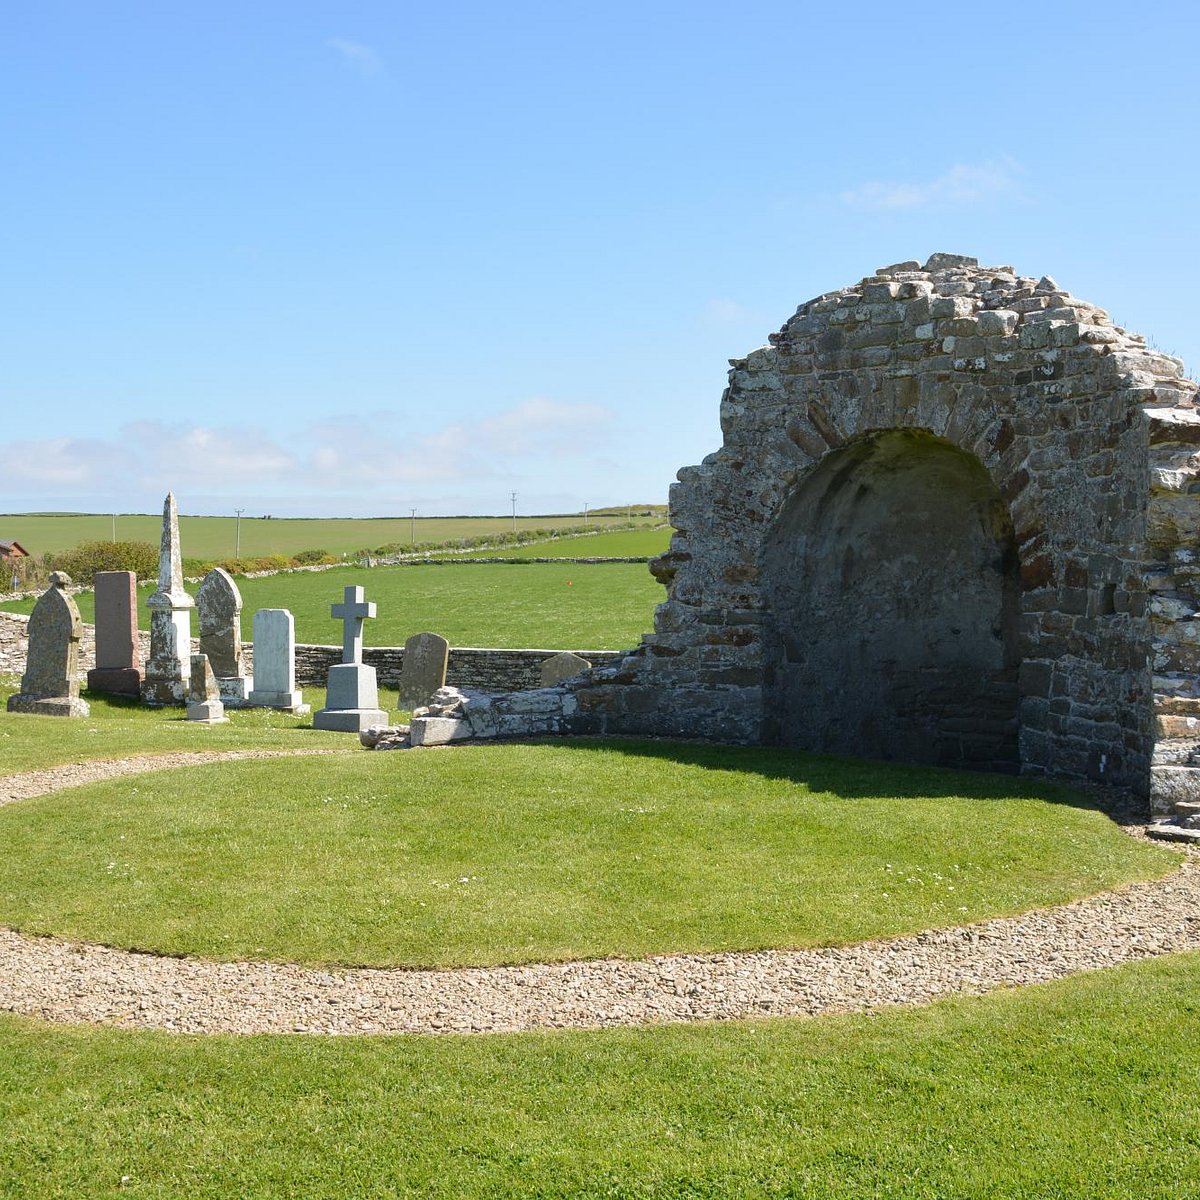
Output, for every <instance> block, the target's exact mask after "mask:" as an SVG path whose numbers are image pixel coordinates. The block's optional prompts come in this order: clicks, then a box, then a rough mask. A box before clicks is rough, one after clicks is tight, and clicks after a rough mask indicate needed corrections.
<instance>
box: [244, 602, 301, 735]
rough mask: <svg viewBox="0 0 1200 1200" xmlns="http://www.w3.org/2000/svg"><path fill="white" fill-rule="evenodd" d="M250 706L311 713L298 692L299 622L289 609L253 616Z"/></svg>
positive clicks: (275, 609)
mask: <svg viewBox="0 0 1200 1200" xmlns="http://www.w3.org/2000/svg"><path fill="white" fill-rule="evenodd" d="M247 704H248V706H249V707H252V708H279V709H283V710H285V711H287V712H294V713H306V712H308V705H307V704H305V703H304V700H303V698H302V697H301V695H300V693H299V692H298V691H297V690H296V622H295V619H294V618H293V617H292V614H291V613H290V612H288V610H287V609H286V608H260V609H259V610H258V612H256V613H255V614H254V687H253V689H252V690H251V692H250V696H249V699H248V701H247Z"/></svg>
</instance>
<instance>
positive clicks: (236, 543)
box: [233, 508, 246, 558]
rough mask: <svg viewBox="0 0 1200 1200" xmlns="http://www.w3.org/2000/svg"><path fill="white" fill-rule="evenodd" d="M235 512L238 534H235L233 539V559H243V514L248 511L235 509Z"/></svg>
mask: <svg viewBox="0 0 1200 1200" xmlns="http://www.w3.org/2000/svg"><path fill="white" fill-rule="evenodd" d="M233 511H234V512H235V513H237V525H236V527H235V528H236V529H237V532H236V533H235V534H234V538H233V557H234V558H241V557H242V513H244V512H245V511H246V510H245V509H244V508H235V509H234V510H233Z"/></svg>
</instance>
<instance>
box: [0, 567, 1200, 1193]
mask: <svg viewBox="0 0 1200 1200" xmlns="http://www.w3.org/2000/svg"><path fill="white" fill-rule="evenodd" d="M518 569H520V568H518ZM5 694H6V693H0V699H3V696H4V695H5ZM308 698H309V699H310V700H311V701H317V702H319V697H318V696H316V695H313V696H309V697H308ZM233 717H234V720H233V721H232V722H231V724H230V725H228V726H220V727H214V728H196V727H189V726H188V725H187V723H186V722H183V721H181V720H179V719H178V717H177V715H176V714H169V713H164V712H162V711H158V712H153V711H148V710H144V709H140V708H136V707H127V706H124V705H121V704H115V703H110V702H107V701H102V700H101V701H97V702H96V704H95V706H94V708H93V712H92V716H91V717H90V718H88V719H85V720H73V721H63V720H54V719H52V718H38V717H25V716H19V715H16V714H7V713H4V712H2V711H0V745H2V746H3V754H2V755H0V773H8V772H12V771H16V770H22V769H30V768H33V767H42V766H48V765H51V764H53V763H58V762H79V761H85V760H87V759H93V758H108V757H120V756H122V755H125V754H130V753H136V752H138V751H152V752H153V751H165V750H170V749H182V748H186V749H193V748H196V747H197V746H200V745H208V746H210V747H212V748H217V747H222V748H224V747H229V746H234V745H236V746H240V747H249V746H254V745H258V746H263V747H267V748H278V747H287V748H299V747H304V746H318V745H320V746H325V747H328V746H335V745H340V746H342V747H345V748H346V749H347V751H348V753H347V754H346V755H344V756H337V757H335V758H328V757H326V758H323V759H320V760H297V759H290V760H275V761H273V762H265V763H240V764H227V765H225V766H209V767H203V768H195V769H189V770H187V771H182V772H169V773H164V774H161V775H144V776H140V777H137V778H134V779H126V780H124V781H122V784H123V785H117V784H113V785H110V786H107V787H97V786H92V787H86V788H82V789H79V790H76V791H71V792H65V793H60V794H58V795H56V796H52V797H45V798H38V799H33V800H27V801H21V802H19V803H17V804H14V805H11V806H9V807H6V808H4V809H0V844H2V845H3V846H4V847H5V873H4V877H3V882H2V883H0V891H3V892H4V893H5V895H6V899H5V901H4V903H5V904H6V905H16V906H22V905H24V906H27V907H29V908H33V907H38V906H41V907H44V908H45V909H46V911H45V912H44V913H43V917H45V918H48V919H47V920H46V927H47V928H56V927H57V929H56V931H59V932H61V929H62V926H64V925H69V924H71V923H72V922H81V921H83V922H85V923H87V924H90V927H91V930H92V935H93V936H97V935H100V934H101V933H102V932H103V931H102V930H101V929H100V924H99V923H100V922H102V921H107V922H109V926H108V933H109V934H110V935H111V936H112V937H113V939H114V940H119V937H120V935H121V930H120V928H119V926H121V925H125V927H126V928H125V931H124V932H125V934H126V935H129V934H130V933H131V931H132V930H133V928H134V926H135V925H139V923H140V928H141V930H142V932H143V933H144V932H145V931H146V930H150V931H151V932H153V931H154V929H155V928H157V930H158V935H163V934H164V932H165V931H166V930H168V929H170V930H173V931H174V932H173V933H172V936H175V937H180V936H181V931H185V932H186V937H183V938H182V940H181V941H180V942H179V944H181V945H183V944H188V943H193V944H195V943H194V942H193V939H196V938H201V937H206V936H208V937H211V934H206V933H204V931H203V929H202V928H201V927H202V926H203V925H211V924H212V923H214V922H215V923H216V925H215V928H216V929H217V930H218V931H219V932H220V933H221V934H223V935H229V936H228V937H227V938H226V937H222V938H221V940H222V942H224V944H225V945H226V946H228V945H233V944H237V942H238V939H247V938H249V936H250V935H251V933H252V928H251V927H252V925H253V924H254V923H258V931H259V932H261V933H265V934H267V935H268V936H270V937H272V938H273V939H274V943H273V944H274V946H275V948H276V949H277V950H280V949H285V948H286V947H290V948H291V950H292V952H293V954H294V953H295V951H296V947H297V946H298V945H299V944H300V939H302V938H303V939H308V945H309V946H310V947H314V948H316V949H315V950H314V951H313V952H314V956H315V957H318V958H320V957H326V956H329V957H333V958H336V959H339V960H347V959H351V960H352V959H359V958H363V957H365V955H364V948H365V947H369V946H370V945H371V943H372V940H374V944H375V946H376V948H377V949H378V948H379V947H382V946H384V945H385V943H387V944H388V945H389V946H390V949H388V951H387V953H386V954H380V957H381V958H382V959H387V960H392V959H395V958H396V957H397V953H396V949H395V947H396V946H398V945H400V944H401V942H402V941H403V939H404V938H406V937H407V938H409V939H410V940H409V943H408V944H409V946H410V947H413V948H415V949H419V951H420V952H419V954H415V955H414V957H419V958H425V957H430V958H439V957H440V960H442V961H455V960H461V959H467V960H470V961H488V960H489V959H490V958H494V957H508V956H509V950H511V944H512V943H513V941H514V940H517V941H519V940H520V939H522V938H524V939H526V942H525V943H524V944H525V953H532V948H531V947H530V946H529V944H528V939H529V938H530V937H536V938H546V940H545V941H543V943H542V946H541V949H542V950H543V951H549V950H551V941H550V940H549V938H548V937H547V930H549V929H550V928H551V927H555V928H556V929H557V933H556V936H557V938H558V939H559V944H560V945H562V946H563V947H564V950H565V952H574V951H575V949H577V948H578V947H581V946H584V945H585V944H586V943H585V942H584V941H583V940H582V939H583V938H584V936H585V935H587V936H589V937H591V938H593V939H594V940H593V941H592V943H591V944H592V945H594V946H595V947H596V948H597V949H600V948H602V947H603V946H605V945H607V946H610V947H614V946H615V947H616V950H617V952H618V953H629V954H632V953H637V952H640V950H641V949H644V948H646V947H648V946H652V945H654V944H655V942H656V939H662V941H663V942H667V941H669V942H671V943H673V944H675V945H676V947H678V946H679V945H680V944H681V943H682V944H687V943H688V939H689V938H691V939H695V940H696V944H707V943H708V942H709V940H710V939H713V938H714V937H716V938H725V937H729V936H730V935H731V934H734V933H735V932H736V927H737V926H739V925H740V927H741V929H740V932H736V936H737V937H738V938H743V937H746V936H747V931H750V936H749V937H748V940H749V941H750V942H751V943H756V942H758V941H759V940H763V941H764V942H770V943H776V942H781V943H798V942H801V941H802V940H804V939H805V938H808V937H813V936H814V935H816V936H817V939H818V940H820V939H821V938H827V937H831V936H832V937H834V938H837V937H844V936H850V937H858V936H861V935H862V934H863V933H865V932H869V931H871V930H880V929H888V928H900V927H907V926H908V925H909V924H911V923H917V924H924V923H939V922H941V921H943V920H950V921H954V920H965V919H967V917H968V916H969V915H974V914H976V913H978V912H980V911H985V910H994V909H996V908H999V909H1004V910H1011V909H1012V908H1014V907H1021V906H1023V905H1025V904H1027V903H1030V902H1036V900H1037V898H1038V897H1042V898H1051V897H1054V896H1056V895H1063V894H1072V893H1077V892H1079V891H1089V890H1094V889H1095V888H1097V887H1101V886H1104V885H1105V883H1106V882H1107V881H1111V880H1112V879H1115V878H1122V877H1125V878H1128V877H1133V876H1137V875H1146V874H1154V873H1157V872H1159V871H1161V870H1163V869H1164V867H1165V866H1166V865H1169V864H1170V863H1171V862H1172V861H1174V859H1173V856H1172V854H1171V853H1170V852H1168V851H1165V850H1162V849H1154V848H1150V847H1147V846H1145V845H1142V844H1139V843H1136V842H1133V841H1131V840H1129V839H1127V838H1126V837H1125V835H1123V834H1121V833H1120V832H1119V831H1117V830H1116V829H1115V828H1113V827H1112V826H1111V825H1110V824H1109V823H1108V822H1107V821H1106V820H1105V819H1104V818H1103V817H1102V816H1101V815H1100V814H1098V813H1096V812H1094V811H1092V810H1091V809H1089V808H1087V807H1086V805H1082V804H1080V803H1079V802H1078V801H1077V800H1075V799H1073V798H1072V797H1071V795H1070V793H1067V792H1065V791H1060V790H1058V789H1054V790H1053V791H1044V790H1043V789H1042V788H1040V787H1035V786H1033V785H1032V784H1030V783H1028V782H1020V781H1014V780H1007V779H999V778H996V777H987V776H967V775H956V774H952V773H948V772H942V771H936V770H931V769H919V768H899V769H897V768H895V767H889V766H886V765H882V764H862V763H846V762H839V761H837V760H831V759H823V758H814V757H810V756H805V755H797V754H790V753H785V752H771V753H766V754H765V755H764V752H761V751H736V750H730V749H728V748H726V749H716V748H708V747H702V746H671V745H667V744H663V743H655V744H645V745H641V746H638V745H635V744H632V743H622V744H616V743H613V744H611V745H602V744H598V743H588V744H580V745H561V744H553V743H543V744H539V745H534V746H517V745H513V746H505V747H501V746H494V747H476V748H470V749H468V748H456V749H451V750H446V751H434V752H427V753H424V754H421V753H414V754H396V753H392V754H365V753H363V752H360V751H357V750H355V749H354V748H353V747H354V739H352V738H348V737H346V736H345V735H339V734H329V733H318V732H315V731H313V730H311V729H305V728H304V725H305V724H306V721H305V720H304V719H303V718H301V719H297V718H291V717H283V716H281V715H280V714H268V713H261V712H253V713H235V714H233ZM298 766H303V768H304V770H302V771H301V772H300V773H299V774H297V772H296V768H297V767H298ZM310 767H311V768H319V770H318V771H317V773H316V774H309V773H308V768H310ZM266 797H269V801H267V800H265V798H266ZM238 831H240V836H238ZM288 831H291V835H292V837H291V849H290V850H287V849H285V843H286V842H287V841H288ZM14 839H15V840H14ZM239 843H240V844H239ZM317 844H319V845H320V846H321V847H324V848H325V850H327V851H328V854H327V855H326V856H325V857H326V858H328V859H329V860H331V861H332V862H333V863H334V864H336V870H335V871H334V872H332V873H331V872H330V871H329V869H328V867H327V866H322V865H321V864H320V862H319V861H318V860H319V858H320V857H321V856H320V855H318V854H317V853H316V852H315V849H314V847H315V846H316V845H317ZM185 859H190V862H185V861H184V860H185ZM109 863H115V864H119V865H120V867H121V870H120V871H117V870H113V871H109V870H108V864H109ZM485 864H486V865H485ZM955 864H957V867H958V870H955ZM889 868H890V869H889ZM179 872H182V878H175V877H174V876H176V875H177V874H178V873H179ZM339 875H340V880H339V878H338V876H339ZM472 875H474V876H475V878H474V879H471V876H472ZM168 876H171V878H168ZM268 876H270V877H271V878H272V880H273V884H274V886H273V887H271V886H266V885H265V881H266V879H267V877H268ZM464 876H465V877H467V879H468V884H467V885H461V886H458V887H455V885H454V883H453V881H455V880H457V879H460V878H462V877H464ZM204 880H207V883H206V884H205V883H204V882H203V881H204ZM445 883H450V884H451V886H449V887H441V886H435V884H438V885H440V884H445ZM205 887H208V888H211V889H215V892H214V893H213V894H212V895H208V896H205V895H202V894H201V893H202V892H203V890H204V888H205ZM951 887H953V888H954V891H953V892H951V891H950V888H951ZM64 889H65V892H64ZM268 891H273V892H274V893H275V895H274V897H273V898H272V897H268V896H267V894H266V893H267V892H268ZM138 893H143V894H144V895H138ZM885 893H886V894H885ZM426 895H428V896H432V897H435V898H437V899H436V900H435V903H434V907H433V912H432V915H431V916H430V917H429V918H419V917H418V916H417V912H418V911H419V909H420V905H419V904H414V903H412V900H413V898H415V897H419V898H424V896H426ZM144 896H151V897H155V896H156V897H157V899H156V901H155V902H152V903H150V904H147V903H145V899H144ZM384 899H387V900H388V901H389V903H388V904H386V905H384V904H381V903H380V901H381V900H384ZM54 905H58V906H59V907H58V909H57V910H56V911H53V912H51V911H50V907H52V906H54ZM405 905H407V906H408V907H407V908H406V907H404V906H405ZM193 906H196V907H194V908H193ZM289 906H291V915H290V917H289V916H288V915H287V909H288V907H289ZM426 907H427V908H429V907H430V902H429V900H426ZM388 908H390V909H393V910H394V911H393V916H392V917H390V918H389V919H388V920H387V921H383V922H380V921H379V919H378V916H377V914H378V913H379V912H380V911H381V910H383V909H388ZM963 909H965V910H966V912H965V913H964V912H963V911H962V910H963ZM396 910H398V911H399V912H400V913H401V914H406V916H404V917H402V918H401V919H396V915H395V912H396ZM18 915H19V914H18V913H17V912H16V911H15V909H9V910H7V911H6V912H0V922H4V921H8V920H12V919H14V918H15V917H17V916H18ZM181 921H182V924H181V923H180V922H181ZM189 922H190V923H191V926H192V928H191V929H190V931H188V930H187V926H188V924H189ZM389 922H390V923H389ZM506 924H507V925H508V927H509V929H508V933H506V934H504V937H505V938H507V939H508V941H509V950H506V951H503V952H498V951H497V947H498V946H500V945H501V944H503V939H499V940H498V933H499V932H500V931H502V929H503V927H504V926H505V925H506ZM239 925H240V930H239V929H238V927H239ZM79 927H80V928H83V925H80V926H79ZM539 930H540V932H539ZM588 931H590V933H589V932H588ZM139 936H140V935H139ZM156 936H157V935H156ZM597 938H598V939H599V940H595V939H597ZM131 940H132V939H131ZM335 943H336V945H337V949H336V952H334V953H332V954H330V953H329V949H328V948H329V947H332V946H334V945H335ZM322 944H323V945H324V946H325V947H326V949H324V950H322V949H319V948H318V947H319V946H320V945H322ZM256 945H258V946H261V945H263V943H262V942H261V941H259V942H257V943H256ZM422 946H423V948H422ZM220 949H221V953H222V956H224V954H226V953H228V951H226V950H224V948H223V947H222V948H220ZM251 952H252V953H254V951H253V950H252V951H251ZM285 952H286V950H285ZM1197 995H1200V956H1197V955H1185V956H1175V957H1171V958H1167V959H1163V960H1158V961H1154V962H1148V963H1143V964H1139V965H1137V966H1131V967H1125V968H1121V969H1119V970H1114V971H1108V972H1100V973H1096V974H1092V975H1085V976H1080V977H1076V978H1074V979H1069V980H1065V981H1062V982H1060V983H1056V984H1052V985H1045V986H1041V987H1036V988H1028V989H1021V990H1018V991H1011V992H1003V993H997V994H993V995H991V996H989V997H985V998H982V999H973V1000H961V1001H952V1002H944V1003H939V1004H936V1005H933V1006H928V1007H921V1008H916V1009H911V1010H897V1011H892V1012H887V1013H884V1014H881V1015H875V1016H870V1017H866V1016H861V1017H836V1016H835V1017H824V1018H821V1019H817V1020H812V1021H805V1020H773V1021H736V1022H729V1023H719V1024H708V1025H700V1026H664V1027H657V1028H653V1027H652V1028H645V1029H637V1030H614V1031H603V1032H582V1031H559V1032H548V1033H530V1034H520V1035H493V1036H482V1037H462V1036H449V1037H427V1036H408V1037H369V1038H319V1037H304V1036H255V1037H231V1036H217V1037H179V1036H171V1035H167V1034H157V1033H147V1032H137V1031H131V1030H118V1029H111V1028H91V1027H63V1026H58V1025H53V1024H47V1023H43V1022H38V1021H35V1020H28V1019H24V1018H18V1017H14V1016H9V1015H0V1196H6V1197H8V1196H11V1197H21V1198H22V1200H24V1198H25V1197H39V1198H40V1197H71V1198H72V1200H74V1198H75V1197H79V1196H88V1197H91V1196H114V1197H116V1196H118V1195H119V1196H127V1195H128V1196H142V1197H154V1198H161V1200H166V1198H172V1200H174V1198H175V1197H179V1196H187V1197H189V1198H192V1197H195V1198H199V1200H207V1198H218V1197H220V1198H222V1200H224V1198H225V1197H228V1196H253V1197H256V1198H258V1197H264V1198H280V1200H282V1198H284V1197H289V1198H290V1197H295V1196H304V1197H329V1198H330V1200H332V1198H334V1197H338V1198H342V1197H355V1198H357V1197H363V1198H367V1197H371V1198H375V1197H408V1196H426V1197H447V1198H449V1197H455V1198H459V1197H468V1198H469V1197H498V1196H499V1197H529V1196H538V1197H563V1198H565V1197H595V1198H599V1197H630V1198H632V1197H659V1196H661V1197H713V1198H716V1197H722V1198H724V1197H730V1196H737V1197H741V1196H769V1197H813V1198H821V1200H868V1198H870V1200H879V1198H884V1200H913V1198H918V1200H920V1198H925V1200H943V1198H945V1197H955V1198H956V1200H958V1198H978V1200H985V1198H986V1200H996V1198H1002V1200H1026V1198H1028V1197H1055V1198H1056V1200H1118V1198H1119V1200H1127V1198H1128V1197H1137V1198H1138V1200H1153V1198H1157V1197H1162V1198H1163V1200H1167V1198H1171V1200H1184V1198H1186V1197H1192V1196H1194V1195H1197V1194H1200V1112H1198V1110H1197V1107H1196V1105H1195V1102H1194V1098H1195V1095H1196V1093H1197V1089H1198V1088H1200V1057H1198V1056H1197V1055H1196V1054H1195V1052H1194V1045H1195V1043H1196V1039H1197V1036H1198V1035H1200V1001H1197V999H1196V997H1197Z"/></svg>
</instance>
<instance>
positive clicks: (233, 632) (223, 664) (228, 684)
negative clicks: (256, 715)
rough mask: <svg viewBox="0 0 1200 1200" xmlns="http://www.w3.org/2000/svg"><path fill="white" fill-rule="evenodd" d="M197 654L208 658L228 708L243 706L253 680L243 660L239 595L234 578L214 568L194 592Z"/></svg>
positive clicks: (220, 569)
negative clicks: (198, 621)
mask: <svg viewBox="0 0 1200 1200" xmlns="http://www.w3.org/2000/svg"><path fill="white" fill-rule="evenodd" d="M196 608H197V610H198V612H199V616H200V653H201V654H205V655H207V656H208V663H209V666H210V667H211V668H212V672H213V675H214V676H215V677H216V680H217V687H218V688H219V689H220V693H221V699H222V701H224V703H226V704H228V705H230V706H231V707H238V706H240V705H243V704H245V703H246V700H247V698H248V697H249V695H250V692H251V689H252V688H253V687H254V680H253V679H252V678H251V677H250V676H248V675H247V674H246V670H245V664H244V663H243V661H242V594H241V592H239V591H238V587H237V584H236V583H234V581H233V576H231V575H230V574H229V572H228V571H226V570H224V569H223V568H221V567H213V569H212V570H211V571H209V573H208V574H207V575H205V577H204V579H203V581H202V582H201V584H200V588H199V590H198V591H197V592H196Z"/></svg>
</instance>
